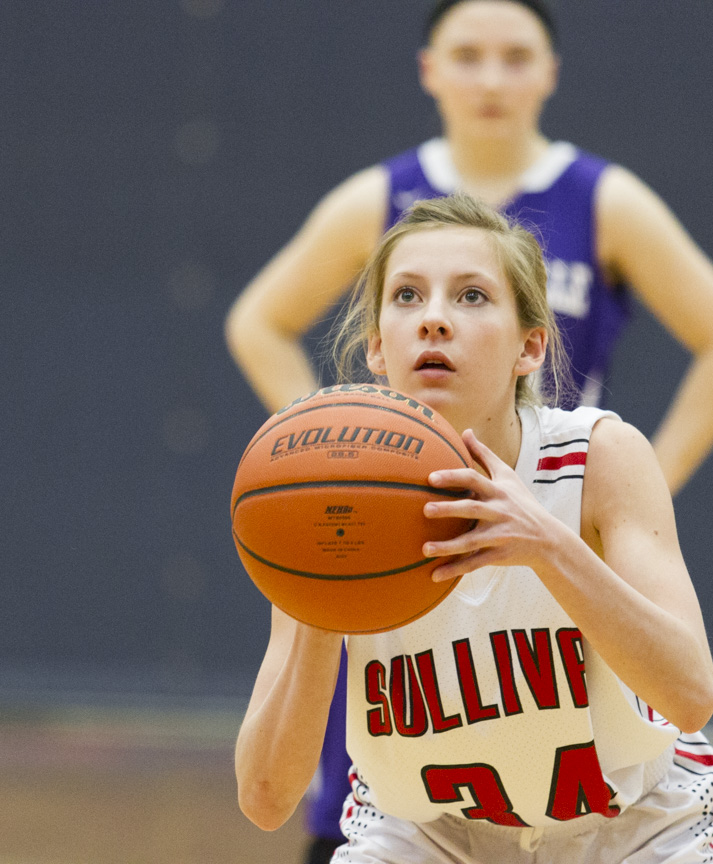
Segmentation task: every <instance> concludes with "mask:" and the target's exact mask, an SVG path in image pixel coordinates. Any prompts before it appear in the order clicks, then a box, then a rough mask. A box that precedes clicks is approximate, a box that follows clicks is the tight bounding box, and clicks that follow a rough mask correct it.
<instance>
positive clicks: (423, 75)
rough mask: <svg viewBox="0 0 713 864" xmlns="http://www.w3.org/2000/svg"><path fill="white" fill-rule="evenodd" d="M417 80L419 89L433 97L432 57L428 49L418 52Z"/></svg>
mask: <svg viewBox="0 0 713 864" xmlns="http://www.w3.org/2000/svg"><path fill="white" fill-rule="evenodd" d="M417 56H418V80H419V81H420V82H421V88H422V89H423V90H424V92H425V93H427V94H428V95H429V96H433V95H434V94H433V57H432V54H431V49H430V48H421V50H420V51H419V52H418V55H417Z"/></svg>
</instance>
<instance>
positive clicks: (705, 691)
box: [669, 681, 713, 734]
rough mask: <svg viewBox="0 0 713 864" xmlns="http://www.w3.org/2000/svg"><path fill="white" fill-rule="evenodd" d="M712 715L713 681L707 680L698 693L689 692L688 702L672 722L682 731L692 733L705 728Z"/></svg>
mask: <svg viewBox="0 0 713 864" xmlns="http://www.w3.org/2000/svg"><path fill="white" fill-rule="evenodd" d="M712 715H713V681H711V682H707V685H706V686H701V688H700V689H699V691H698V693H696V694H692V693H689V694H687V699H686V704H685V705H683V706H682V709H681V711H680V716H678V717H677V718H676V719H675V720H672V722H673V723H675V724H676V726H678V728H679V729H680V730H681V732H684V733H686V734H691V733H693V732H699V731H700V730H701V729H703V727H704V726H705V725H706V724H707V723H708V722H709V721H710V719H711V716H712ZM669 719H671V718H669Z"/></svg>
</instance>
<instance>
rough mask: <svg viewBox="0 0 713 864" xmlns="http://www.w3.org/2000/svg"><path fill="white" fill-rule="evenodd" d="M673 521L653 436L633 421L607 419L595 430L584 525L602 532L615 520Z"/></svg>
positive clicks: (585, 496) (585, 500) (583, 508)
mask: <svg viewBox="0 0 713 864" xmlns="http://www.w3.org/2000/svg"><path fill="white" fill-rule="evenodd" d="M657 513H658V514H659V516H660V517H661V518H662V519H665V520H668V518H669V517H670V516H672V513H673V509H672V504H671V495H670V493H669V491H668V487H667V485H666V481H665V479H664V476H663V472H662V471H661V468H660V466H659V463H658V460H657V459H656V455H655V454H654V451H653V448H652V446H651V444H650V443H649V441H648V440H647V438H646V437H645V436H644V435H643V434H642V433H641V432H640V431H639V430H638V429H636V427H634V426H632V425H631V424H630V423H624V422H622V421H620V420H617V419H615V418H611V417H604V418H602V419H601V420H600V421H599V422H598V423H597V424H596V425H595V427H594V429H593V430H592V436H591V439H590V444H589V453H588V455H587V469H586V471H585V475H584V491H583V498H582V527H583V529H584V528H585V527H586V526H587V525H589V526H590V527H591V528H593V529H594V530H595V531H596V532H600V531H601V529H602V527H603V526H605V525H607V524H610V523H611V522H612V521H613V520H620V519H630V520H632V521H636V520H638V519H644V518H651V517H652V516H653V515H655V514H657Z"/></svg>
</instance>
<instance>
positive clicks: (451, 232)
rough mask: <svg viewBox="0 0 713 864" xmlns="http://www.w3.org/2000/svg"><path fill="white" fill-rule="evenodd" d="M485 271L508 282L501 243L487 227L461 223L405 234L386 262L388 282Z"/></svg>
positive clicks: (497, 280) (491, 277)
mask: <svg viewBox="0 0 713 864" xmlns="http://www.w3.org/2000/svg"><path fill="white" fill-rule="evenodd" d="M477 274H482V275H483V276H484V277H485V278H487V279H488V280H489V281H491V282H492V283H494V284H500V285H503V286H505V285H507V284H508V280H507V278H506V276H505V274H504V271H503V267H502V261H501V254H500V249H499V246H498V244H496V243H495V241H494V239H493V237H492V235H491V233H490V232H489V231H486V230H485V229H483V228H474V227H468V226H460V225H446V226H438V227H424V228H422V229H420V230H417V231H413V232H410V233H408V234H406V235H405V236H403V237H401V238H400V239H399V241H398V242H397V243H396V245H395V246H394V248H393V249H392V250H391V254H390V255H389V258H388V260H387V262H386V268H385V273H384V277H385V281H386V282H387V283H388V282H390V281H394V280H396V281H399V280H402V279H404V278H409V277H417V278H423V279H426V280H427V279H431V278H445V279H457V278H460V277H465V276H470V275H477Z"/></svg>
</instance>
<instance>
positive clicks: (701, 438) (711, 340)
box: [597, 166, 713, 493]
mask: <svg viewBox="0 0 713 864" xmlns="http://www.w3.org/2000/svg"><path fill="white" fill-rule="evenodd" d="M597 218H598V236H599V244H600V245H599V258H600V260H601V261H602V262H603V264H604V265H605V267H606V268H607V269H608V270H609V271H610V272H611V273H612V275H613V276H615V277H619V278H622V279H623V280H624V281H625V282H627V283H628V284H630V285H631V286H632V287H633V289H634V290H635V291H636V293H637V294H638V296H639V297H640V299H641V300H642V302H643V303H644V304H645V305H646V306H647V307H648V308H649V309H650V310H651V311H652V312H653V314H654V315H655V316H656V317H657V318H658V320H659V321H660V322H661V323H662V324H663V325H664V326H665V327H666V328H667V329H668V330H669V331H670V332H671V333H672V334H673V335H674V336H675V337H676V338H677V339H678V340H679V342H681V344H683V345H684V346H685V347H686V348H687V349H688V350H689V351H690V352H691V353H692V354H693V355H694V359H693V362H692V363H691V366H690V368H689V369H688V371H687V373H686V375H685V377H684V378H683V380H682V381H681V383H680V385H679V387H678V389H677V392H676V394H675V396H674V398H673V400H672V402H671V405H670V407H669V409H668V411H667V413H666V416H665V417H664V419H663V421H662V422H661V424H660V426H659V429H658V431H657V433H656V435H655V436H654V438H653V443H654V449H655V451H656V455H657V457H658V459H659V463H660V464H661V467H662V469H663V472H664V476H665V477H666V481H667V483H668V485H669V489H670V490H671V492H672V493H675V492H676V491H678V489H680V487H681V486H683V484H684V483H685V482H686V481H687V480H688V478H689V477H690V476H691V474H693V472H694V471H695V470H696V468H697V467H698V465H699V464H700V463H701V462H702V461H703V459H705V457H706V456H707V454H708V453H709V451H710V449H711V447H712V446H713V398H711V388H712V382H713V264H711V262H710V260H709V259H708V258H707V257H706V255H705V254H704V253H703V252H702V251H701V249H700V248H699V247H698V246H697V245H696V244H695V243H694V242H693V240H692V239H691V237H690V236H689V235H688V234H687V233H686V231H685V229H684V228H683V227H682V225H681V224H680V222H679V221H678V220H677V219H676V217H675V216H674V215H673V214H672V213H671V211H670V210H669V208H668V207H667V206H666V205H665V204H664V202H663V201H662V200H661V199H660V198H659V197H658V196H657V195H656V194H655V193H654V192H653V191H652V190H651V189H650V188H649V187H648V186H646V184H644V183H643V182H642V181H641V180H639V179H638V178H637V177H635V176H634V175H633V174H631V173H630V172H629V171H627V170H625V169H623V168H620V167H616V166H613V167H611V168H609V169H608V170H607V172H606V173H605V174H604V176H603V178H602V182H601V183H600V188H599V193H598V200H597ZM651 350H652V353H655V352H656V346H655V345H652V346H651ZM644 366H646V363H644Z"/></svg>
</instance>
